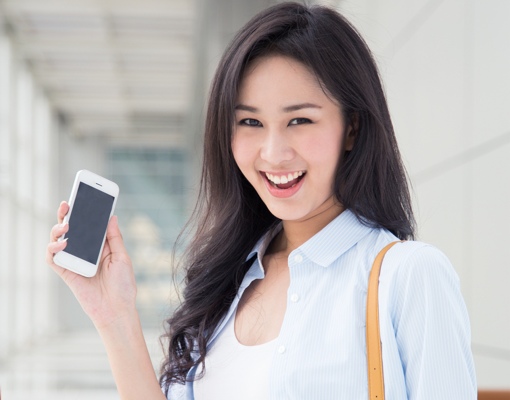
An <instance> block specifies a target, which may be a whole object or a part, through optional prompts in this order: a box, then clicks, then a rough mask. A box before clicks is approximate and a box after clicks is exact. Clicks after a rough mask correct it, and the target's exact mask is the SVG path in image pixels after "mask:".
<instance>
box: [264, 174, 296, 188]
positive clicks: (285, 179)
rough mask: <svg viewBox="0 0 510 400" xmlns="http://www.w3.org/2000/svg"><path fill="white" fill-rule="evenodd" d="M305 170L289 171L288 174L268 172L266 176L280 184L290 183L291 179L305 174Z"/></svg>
mask: <svg viewBox="0 0 510 400" xmlns="http://www.w3.org/2000/svg"><path fill="white" fill-rule="evenodd" d="M303 173H304V172H303V171H299V172H294V173H289V174H288V175H281V176H278V175H272V174H269V173H267V172H266V177H267V179H269V180H270V181H271V182H273V183H274V184H276V185H278V184H280V183H283V184H285V183H289V182H290V181H292V180H294V179H297V178H299V177H300V176H303Z"/></svg>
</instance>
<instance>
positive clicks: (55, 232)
mask: <svg viewBox="0 0 510 400" xmlns="http://www.w3.org/2000/svg"><path fill="white" fill-rule="evenodd" d="M68 230H69V224H67V223H65V224H63V223H60V224H57V225H55V226H53V228H51V231H50V242H55V241H57V240H58V238H59V237H60V236H62V235H63V234H64V233H67V231H68Z"/></svg>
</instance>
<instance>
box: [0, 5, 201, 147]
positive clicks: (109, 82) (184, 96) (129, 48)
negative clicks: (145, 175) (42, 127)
mask: <svg viewBox="0 0 510 400" xmlns="http://www.w3.org/2000/svg"><path fill="white" fill-rule="evenodd" d="M196 15H197V13H196V5H195V1H192V0H143V1H142V0H138V1H135V0H0V18H3V19H4V24H5V26H6V29H7V31H8V32H9V34H10V36H11V38H12V39H13V41H14V43H15V46H16V48H17V52H18V54H20V55H21V57H22V58H23V59H25V60H26V61H27V62H28V65H29V66H30V69H31V71H32V73H33V75H34V77H35V79H36V80H37V82H38V84H39V85H40V86H42V87H43V88H44V91H45V93H46V94H47V96H48V98H49V99H50V101H51V103H52V104H53V105H54V107H55V108H56V109H57V110H58V112H59V113H60V115H61V116H62V117H63V119H64V120H65V121H66V122H68V126H69V128H70V129H69V131H70V132H71V134H73V135H79V136H88V135H107V136H110V137H116V136H126V135H128V136H129V135H132V136H137V137H140V136H143V135H151V134H153V135H158V134H168V133H170V134H171V133H175V132H176V130H179V129H180V127H182V125H183V123H184V122H183V121H184V118H185V113H186V111H187V109H188V105H189V103H190V100H191V98H190V94H191V93H192V92H193V91H192V88H191V82H192V74H193V68H194V60H193V58H194V49H193V42H194V31H195V29H196V24H197V23H198V22H197V17H196Z"/></svg>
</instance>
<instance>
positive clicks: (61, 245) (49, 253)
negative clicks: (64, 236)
mask: <svg viewBox="0 0 510 400" xmlns="http://www.w3.org/2000/svg"><path fill="white" fill-rule="evenodd" d="M66 246H67V240H63V241H62V242H51V243H49V244H48V247H47V248H46V263H47V264H48V265H49V266H50V267H52V268H53V269H54V270H56V271H57V272H58V271H60V270H62V269H63V268H62V267H60V266H58V265H56V264H55V262H54V261H53V256H54V255H55V253H58V252H59V251H62V250H64V249H65V248H66Z"/></svg>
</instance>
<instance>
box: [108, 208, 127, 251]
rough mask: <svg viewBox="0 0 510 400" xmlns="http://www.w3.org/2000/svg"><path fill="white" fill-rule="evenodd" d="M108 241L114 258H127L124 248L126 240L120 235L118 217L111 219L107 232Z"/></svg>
mask: <svg viewBox="0 0 510 400" xmlns="http://www.w3.org/2000/svg"><path fill="white" fill-rule="evenodd" d="M106 239H107V240H108V245H109V246H110V250H111V252H112V256H118V255H121V256H124V255H126V256H127V252H126V248H125V247H124V240H123V239H122V234H121V233H120V229H119V225H118V219H117V216H116V215H114V216H113V217H111V218H110V222H109V223H108V228H107V230H106Z"/></svg>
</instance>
